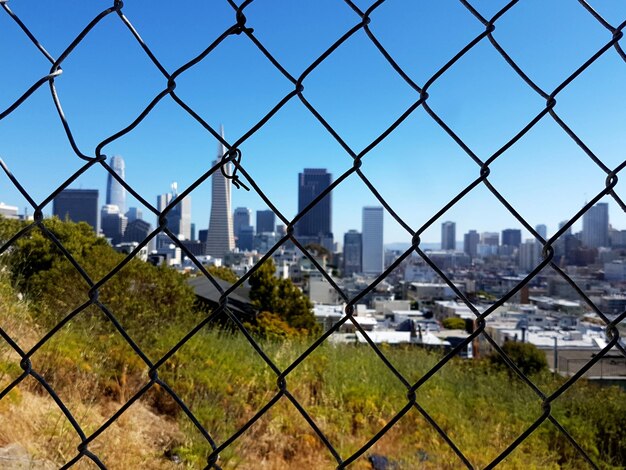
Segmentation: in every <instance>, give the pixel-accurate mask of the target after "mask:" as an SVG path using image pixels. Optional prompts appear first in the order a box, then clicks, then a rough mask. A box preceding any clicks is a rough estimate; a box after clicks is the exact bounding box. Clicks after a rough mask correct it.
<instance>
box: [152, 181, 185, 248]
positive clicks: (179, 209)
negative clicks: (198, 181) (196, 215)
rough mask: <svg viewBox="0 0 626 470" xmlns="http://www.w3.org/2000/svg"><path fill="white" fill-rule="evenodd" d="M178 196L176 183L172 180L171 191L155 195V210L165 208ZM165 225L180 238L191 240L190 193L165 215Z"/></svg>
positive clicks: (161, 210) (160, 210)
mask: <svg viewBox="0 0 626 470" xmlns="http://www.w3.org/2000/svg"><path fill="white" fill-rule="evenodd" d="M176 197H178V183H176V182H173V183H172V185H171V192H169V193H165V194H160V195H158V196H157V210H158V211H159V212H163V211H164V210H165V208H166V207H167V206H168V205H169V204H170V203H171V202H172V201H173V200H174V199H176ZM166 219H167V227H168V228H169V229H170V231H171V232H172V233H173V234H174V235H176V236H177V237H178V238H179V239H181V240H191V195H189V194H188V195H187V196H185V197H184V198H183V199H182V200H181V201H180V202H179V203H178V204H176V205H175V206H174V207H172V208H171V209H170V211H169V212H168V213H167V215H166Z"/></svg>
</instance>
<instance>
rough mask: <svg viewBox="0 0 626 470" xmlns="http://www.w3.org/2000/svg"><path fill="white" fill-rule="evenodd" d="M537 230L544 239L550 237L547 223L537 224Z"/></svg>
mask: <svg viewBox="0 0 626 470" xmlns="http://www.w3.org/2000/svg"><path fill="white" fill-rule="evenodd" d="M535 231H536V232H537V233H538V234H539V235H541V238H543V239H544V240H547V239H548V227H547V226H546V225H545V224H539V225H535Z"/></svg>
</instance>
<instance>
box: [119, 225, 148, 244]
mask: <svg viewBox="0 0 626 470" xmlns="http://www.w3.org/2000/svg"><path fill="white" fill-rule="evenodd" d="M150 232H152V225H150V224H149V223H148V222H146V221H145V220H142V219H135V220H133V221H132V222H128V225H126V230H125V231H124V236H123V237H122V241H123V242H126V243H132V242H137V243H141V242H142V241H144V240H145V239H146V238H148V235H150Z"/></svg>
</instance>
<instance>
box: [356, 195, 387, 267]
mask: <svg viewBox="0 0 626 470" xmlns="http://www.w3.org/2000/svg"><path fill="white" fill-rule="evenodd" d="M362 223H363V230H362V232H361V234H362V235H361V237H362V243H363V254H362V259H361V262H362V270H363V272H364V273H365V274H373V275H376V274H380V273H382V272H383V269H384V266H383V262H384V257H383V252H384V250H383V208H382V207H364V208H363V220H362Z"/></svg>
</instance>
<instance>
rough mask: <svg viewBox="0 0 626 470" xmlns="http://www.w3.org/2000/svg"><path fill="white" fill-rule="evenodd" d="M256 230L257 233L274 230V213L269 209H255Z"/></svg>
mask: <svg viewBox="0 0 626 470" xmlns="http://www.w3.org/2000/svg"><path fill="white" fill-rule="evenodd" d="M256 231H257V233H262V232H274V231H276V214H274V212H273V211H271V210H269V209H268V210H264V211H256Z"/></svg>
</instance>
